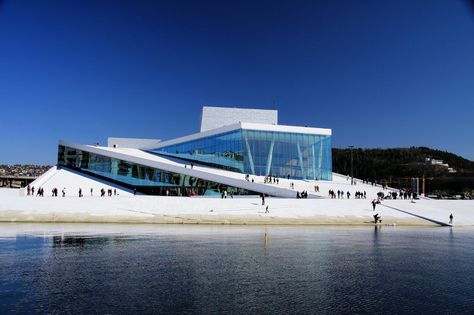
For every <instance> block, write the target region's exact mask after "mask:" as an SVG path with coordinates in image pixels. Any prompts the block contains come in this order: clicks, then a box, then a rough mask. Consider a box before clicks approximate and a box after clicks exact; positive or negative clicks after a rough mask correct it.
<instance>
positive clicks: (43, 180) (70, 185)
mask: <svg viewBox="0 0 474 315" xmlns="http://www.w3.org/2000/svg"><path fill="white" fill-rule="evenodd" d="M45 175H46V176H44V175H43V176H44V177H43V176H41V177H39V178H38V179H37V180H35V181H34V182H33V183H31V185H30V187H34V188H35V195H36V193H37V192H38V189H39V188H40V187H41V188H43V189H44V194H45V196H51V195H52V190H53V188H57V189H58V196H61V195H62V190H63V189H64V188H65V191H66V196H79V188H81V189H82V194H83V195H84V198H86V197H91V189H92V196H100V190H101V189H102V188H103V189H105V191H106V193H107V190H108V189H112V190H113V189H115V190H116V192H117V194H119V195H133V192H132V191H130V190H129V189H126V188H123V187H121V186H118V185H114V184H112V183H109V182H105V181H101V180H99V179H97V178H93V177H89V176H87V175H84V174H80V173H77V172H74V171H71V170H66V169H57V168H56V167H53V168H52V169H51V170H49V171H48V174H45ZM21 191H22V195H26V194H27V192H26V189H22V190H21Z"/></svg>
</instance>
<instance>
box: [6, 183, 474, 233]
mask: <svg viewBox="0 0 474 315" xmlns="http://www.w3.org/2000/svg"><path fill="white" fill-rule="evenodd" d="M6 191H7V190H5V189H3V190H0V197H1V203H0V220H1V221H62V222H64V221H65V222H150V223H152V222H160V223H239V222H240V223H242V224H248V223H249V222H250V223H251V222H257V223H258V222H260V223H261V224H266V223H269V224H271V223H275V222H276V223H280V224H285V223H290V224H291V223H298V224H305V223H310V224H311V223H312V224H317V223H320V224H370V221H371V220H373V218H372V215H373V214H374V212H373V211H372V205H371V204H370V200H368V199H284V198H266V202H265V206H263V205H262V204H261V199H260V198H234V199H230V198H227V199H220V198H196V197H193V198H188V197H164V196H133V195H132V196H123V195H121V196H113V197H88V198H86V197H84V198H78V197H76V196H67V197H64V198H62V197H49V196H48V197H44V198H41V197H27V196H24V197H20V196H18V193H17V192H15V193H11V192H10V191H9V192H8V193H7V192H6ZM267 205H268V207H269V213H265V208H266V206H267ZM385 205H387V206H390V207H395V208H397V209H401V210H404V211H407V212H409V213H406V212H402V211H398V210H395V209H392V208H389V207H386V206H385ZM473 209H474V201H437V200H417V201H416V202H415V203H412V202H411V201H409V200H390V201H384V202H383V203H382V204H381V205H378V206H377V208H376V211H375V212H376V213H379V214H380V215H381V216H382V219H384V221H383V222H384V224H385V223H387V224H392V223H393V224H421V225H423V224H432V223H431V222H429V221H426V220H424V219H420V218H417V217H415V216H413V214H415V215H419V216H423V217H426V218H430V219H435V220H438V221H440V222H444V223H447V222H448V221H449V214H450V213H453V215H454V225H474V211H473Z"/></svg>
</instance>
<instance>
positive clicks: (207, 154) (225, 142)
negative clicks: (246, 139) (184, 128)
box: [154, 130, 244, 173]
mask: <svg viewBox="0 0 474 315" xmlns="http://www.w3.org/2000/svg"><path fill="white" fill-rule="evenodd" d="M154 152H156V153H161V154H165V155H169V156H174V157H178V158H181V159H186V160H190V161H197V162H200V163H203V164H207V165H210V166H214V167H217V168H221V169H226V170H230V171H234V172H239V173H243V172H244V161H243V160H244V157H243V147H242V132H241V130H235V131H231V132H226V133H222V134H219V135H214V136H209V137H206V138H201V139H197V140H193V141H189V142H184V143H179V144H175V145H170V146H167V147H164V148H159V149H157V150H156V151H154Z"/></svg>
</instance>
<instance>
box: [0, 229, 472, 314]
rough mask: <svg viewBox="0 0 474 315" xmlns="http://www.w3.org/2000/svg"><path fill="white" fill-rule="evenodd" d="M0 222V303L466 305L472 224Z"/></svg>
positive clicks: (229, 308)
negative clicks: (175, 224) (178, 224)
mask: <svg viewBox="0 0 474 315" xmlns="http://www.w3.org/2000/svg"><path fill="white" fill-rule="evenodd" d="M0 230H1V231H0V309H1V313H60V314H65V313H74V314H78V313H87V314H90V313H95V314H97V313H98V314H103V313H109V314H110V313H112V314H131V313H137V312H140V313H154V314H236V313H244V314H348V313H349V314H371V313H372V314H374V313H377V314H473V313H474V267H473V264H474V230H473V229H463V228H455V229H450V228H400V227H386V226H383V227H381V228H378V229H375V228H374V227H357V228H356V227H267V228H265V227H225V226H162V225H58V224H57V225H40V224H39V225H22V224H18V225H9V224H0ZM265 232H266V233H267V238H266V240H267V241H265V236H264V235H265Z"/></svg>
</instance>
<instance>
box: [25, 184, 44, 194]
mask: <svg viewBox="0 0 474 315" xmlns="http://www.w3.org/2000/svg"><path fill="white" fill-rule="evenodd" d="M26 194H27V196H34V195H35V186H32V187H30V185H28V186H27V187H26ZM36 196H39V197H44V188H43V187H40V188H38V190H37V191H36Z"/></svg>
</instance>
